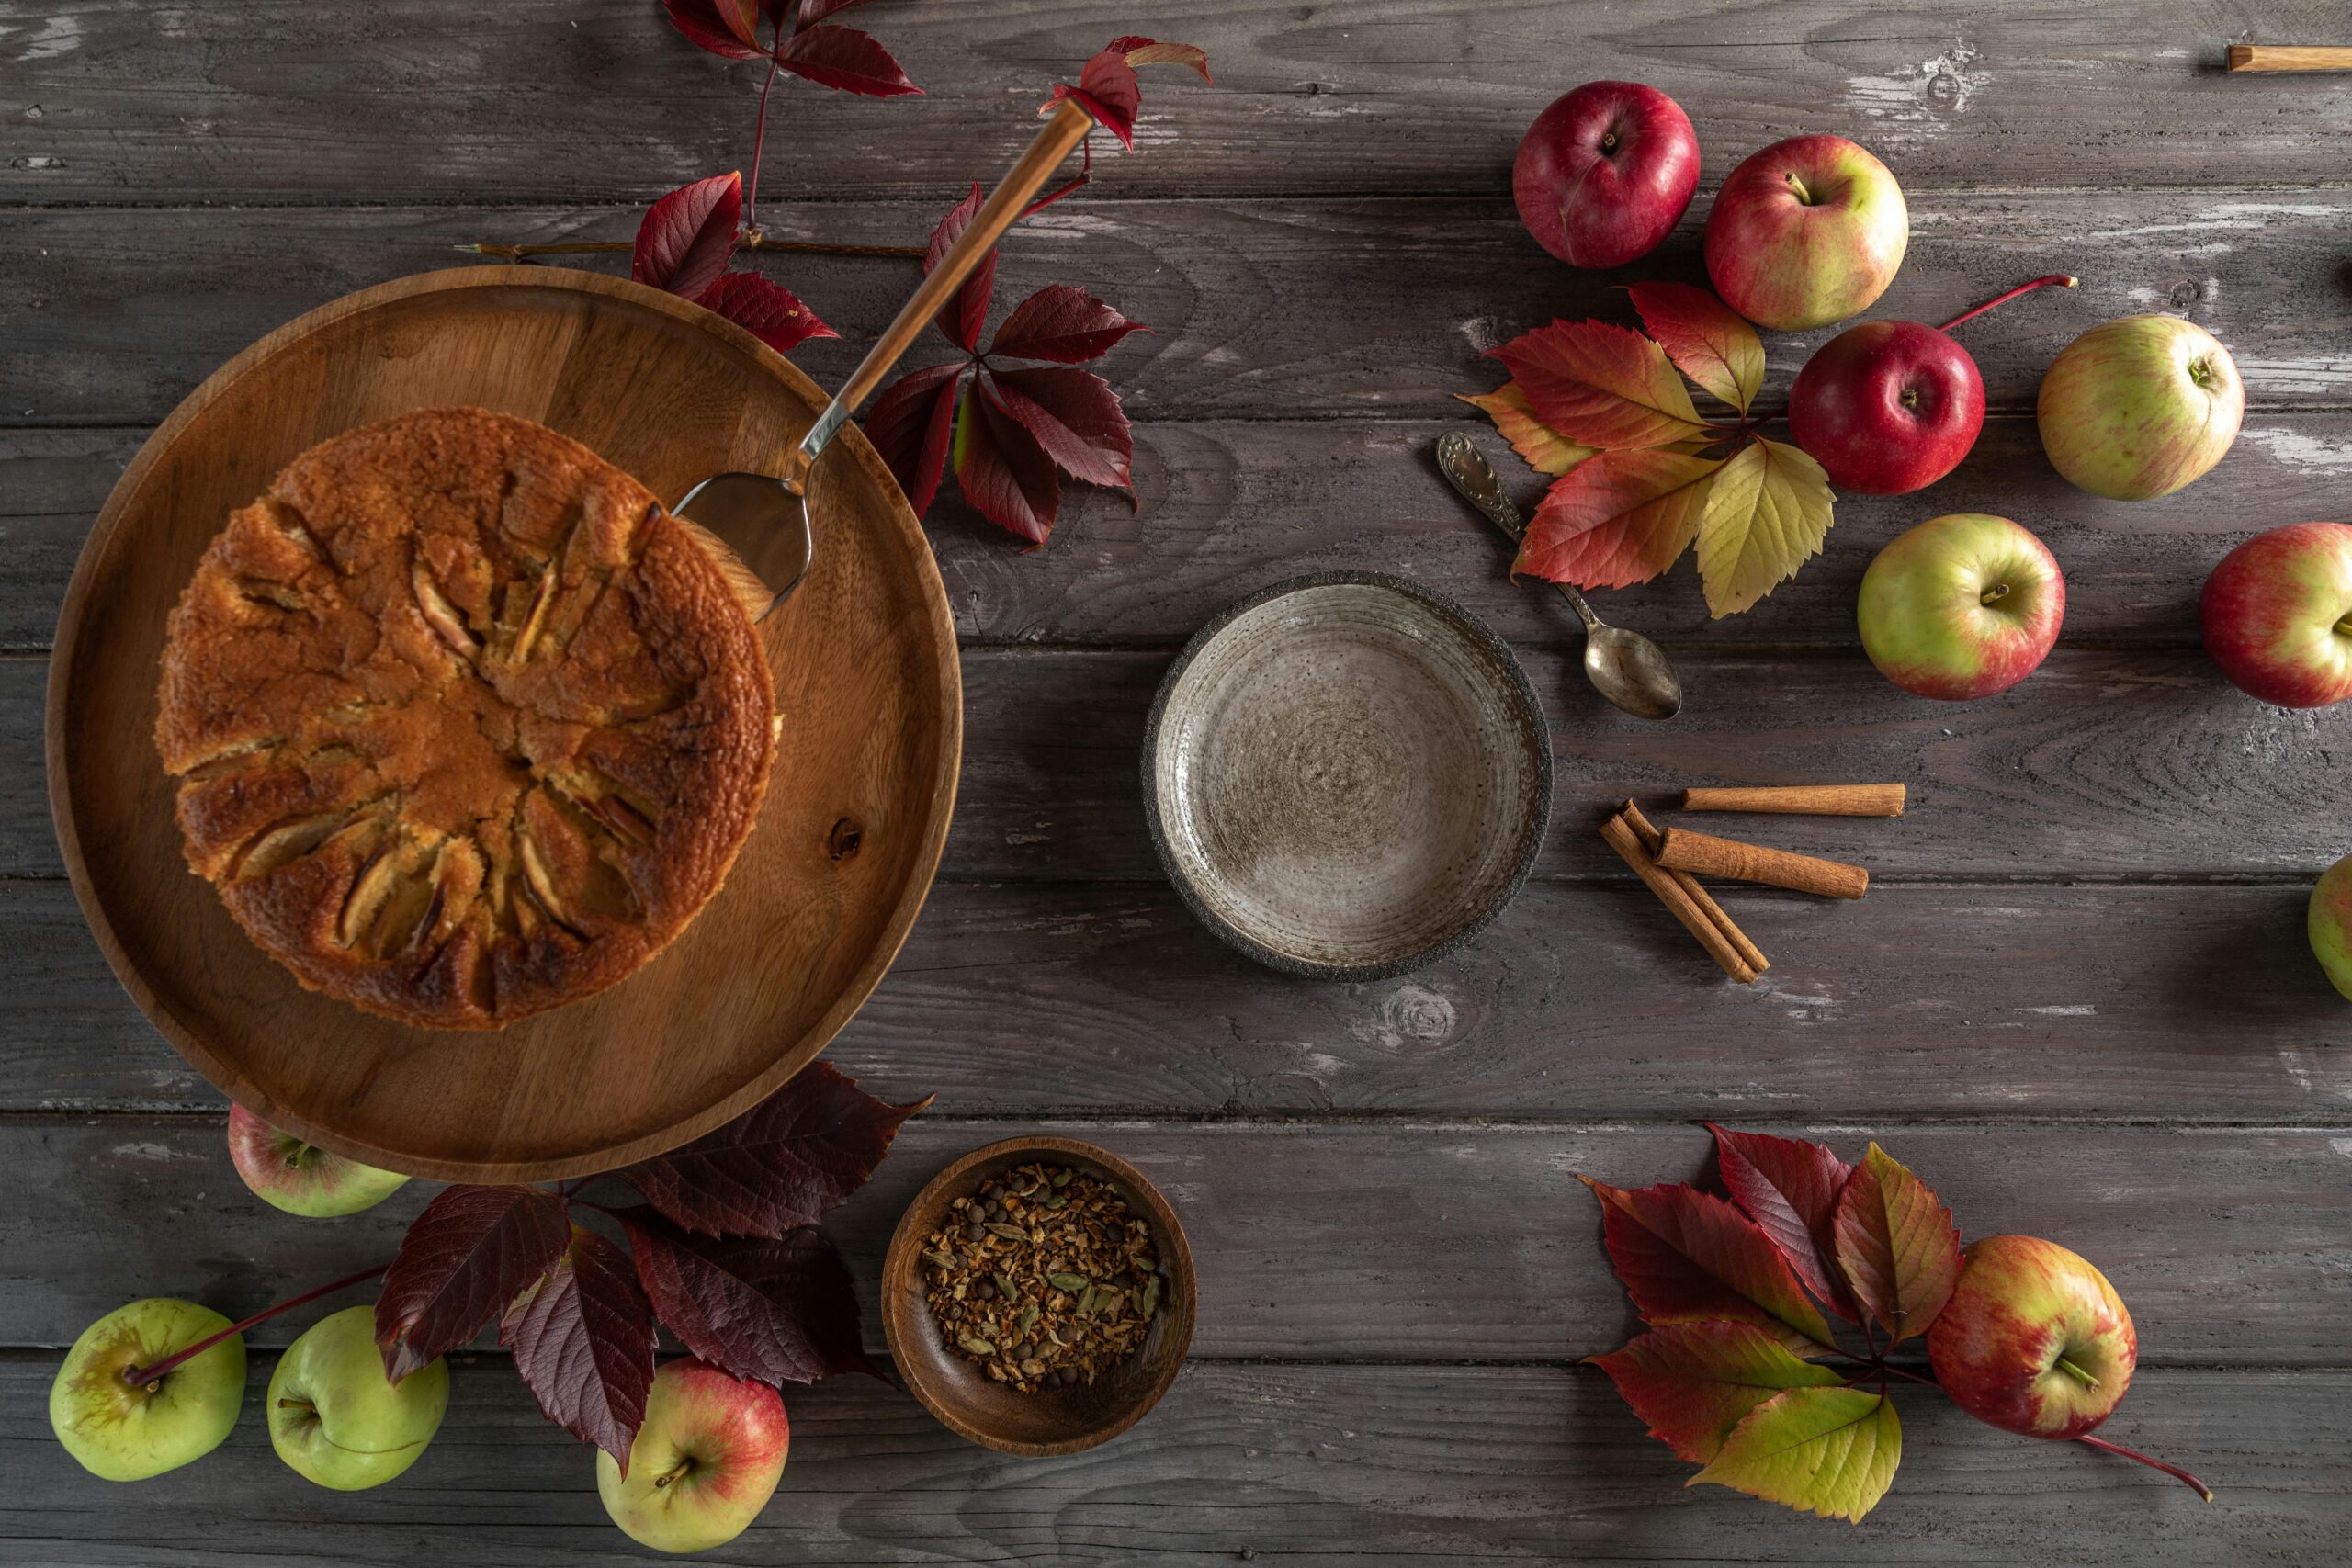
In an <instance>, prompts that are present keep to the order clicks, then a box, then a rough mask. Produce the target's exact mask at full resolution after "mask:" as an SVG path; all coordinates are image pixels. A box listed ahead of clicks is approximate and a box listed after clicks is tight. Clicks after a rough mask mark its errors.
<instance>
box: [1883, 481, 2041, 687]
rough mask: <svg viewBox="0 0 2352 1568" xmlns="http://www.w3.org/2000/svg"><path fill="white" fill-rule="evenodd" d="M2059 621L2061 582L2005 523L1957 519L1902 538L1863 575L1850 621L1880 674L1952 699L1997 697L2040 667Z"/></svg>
mask: <svg viewBox="0 0 2352 1568" xmlns="http://www.w3.org/2000/svg"><path fill="white" fill-rule="evenodd" d="M2065 616H2066V580H2065V578H2064V575H2062V574H2061V573H2060V571H2059V570H2058V562H2057V561H2056V560H2055V559H2054V558H2052V556H2051V554H2050V551H2049V549H2048V547H2045V546H2044V545H2043V544H2042V542H2041V540H2040V539H2037V538H2035V537H2034V536H2032V535H2031V534H2030V533H2028V532H2027V531H2026V530H2025V529H2023V528H2021V527H2019V526H2018V525H2017V524H2015V523H2012V522H2010V521H2009V520H2008V519H2007V518H2006V517H1991V516H1986V515H1985V514H1983V513H1971V512H1956V513H1951V514H1949V515H1947V516H1943V517H1931V518H1929V519H1928V521H1927V522H1925V523H1922V524H1920V525H1918V526H1917V527H1915V528H1913V529H1911V530H1910V531H1909V532H1907V533H1905V534H1903V535H1902V536H1899V537H1897V538H1896V539H1894V541H1893V542H1892V543H1890V544H1889V545H1888V546H1887V547H1885V548H1884V549H1883V550H1881V551H1879V553H1878V557H1877V558H1876V559H1874V560H1872V561H1871V564H1870V569H1869V570H1867V571H1865V572H1863V573H1862V592H1861V598H1860V603H1859V604H1858V606H1857V608H1856V615H1855V618H1856V620H1857V621H1858V622H1859V624H1860V630H1861V635H1862V649H1863V650H1864V651H1865V652H1867V653H1868V654H1869V655H1870V656H1871V663H1873V664H1875V665H1877V666H1878V668H1879V672H1880V673H1881V674H1883V675H1884V676H1885V677H1886V678H1887V679H1888V680H1890V681H1892V682H1894V683H1895V684H1896V685H1898V686H1900V687H1902V688H1903V689H1904V690H1905V691H1906V692H1913V693H1917V694H1918V695H1920V696H1923V697H1938V698H1942V699H1944V700H1946V701H1961V700H1964V699H1966V698H1970V697H1984V696H1990V695H1991V694H1994V693H1995V692H2005V691H2007V690H2008V689H2009V688H2010V687H2011V686H2014V685H2016V684H2017V683H2018V682H2019V681H2022V680H2024V679H2025V678H2026V677H2027V676H2028V675H2030V674H2032V673H2033V671H2034V670H2035V669H2036V668H2037V667H2038V666H2039V665H2040V664H2041V660H2042V659H2043V658H2044V657H2045V656H2046V655H2047V654H2048V653H2049V652H2050V649H2051V645H2052V644H2053V643H2055V642H2056V641H2057V640H2058V627H2059V625H2060V623H2062V622H2063V621H2064V619H2065Z"/></svg>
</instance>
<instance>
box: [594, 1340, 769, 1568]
mask: <svg viewBox="0 0 2352 1568" xmlns="http://www.w3.org/2000/svg"><path fill="white" fill-rule="evenodd" d="M791 1443H792V1427H791V1423H790V1422H788V1421H787V1420H786V1418H785V1414H784V1400H783V1398H782V1397H781V1396H779V1395H778V1394H777V1393H776V1391H775V1389H773V1388H770V1387H769V1386H768V1385H767V1384H765V1383H763V1382H752V1381H751V1380H750V1379H747V1378H739V1377H736V1376H735V1375H733V1374H732V1373H730V1372H727V1371H722V1370H720V1369H719V1368H718V1367H714V1366H712V1365H711V1364H710V1363H709V1362H707V1361H701V1360H696V1359H694V1358H692V1357H688V1358H686V1359H684V1360H677V1361H672V1362H670V1363H669V1364H667V1365H666V1366H664V1367H663V1368H662V1370H661V1371H658V1372H656V1373H654V1374H653V1391H652V1393H649V1394H648V1395H646V1399H645V1424H644V1425H643V1426H641V1427H638V1429H637V1440H636V1441H635V1442H633V1443H631V1444H630V1445H629V1450H628V1475H626V1476H624V1475H622V1474H621V1467H620V1466H619V1465H617V1464H616V1463H614V1462H613V1456H612V1455H610V1454H608V1453H605V1451H604V1450H601V1449H600V1450H597V1453H596V1491H597V1493H598V1495H601V1496H602V1497H603V1498H604V1500H605V1512H606V1513H608V1514H610V1515H611V1516H612V1517H613V1523H615V1524H616V1525H618V1526H620V1527H621V1529H622V1530H623V1531H624V1532H625V1533H626V1534H627V1535H628V1537H629V1539H630V1540H635V1541H639V1542H641V1543H642V1544H644V1545H646V1546H650V1547H651V1548H653V1550H654V1551H707V1550H709V1549H710V1548H711V1547H714V1546H719V1545H723V1544H725V1543H726V1542H728V1541H730V1540H734V1539H735V1538H736V1537H737V1536H739V1535H741V1534H742V1533H743V1531H744V1530H745V1529H748V1528H750V1526H751V1523H752V1520H753V1519H755V1518H757V1517H760V1510H761V1509H762V1508H764V1507H766V1506H768V1499H769V1498H770V1497H773V1496H775V1486H776V1483H777V1482H778V1481H780V1480H781V1479H783V1476H784V1460H785V1453H786V1450H788V1449H789V1448H790V1447H791Z"/></svg>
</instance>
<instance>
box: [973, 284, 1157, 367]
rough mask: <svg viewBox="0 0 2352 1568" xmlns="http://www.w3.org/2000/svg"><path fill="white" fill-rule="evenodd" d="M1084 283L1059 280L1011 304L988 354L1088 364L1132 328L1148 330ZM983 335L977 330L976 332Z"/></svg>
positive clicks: (1148, 329)
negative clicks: (1075, 284) (1081, 285)
mask: <svg viewBox="0 0 2352 1568" xmlns="http://www.w3.org/2000/svg"><path fill="white" fill-rule="evenodd" d="M1149 331H1151V329H1150V328H1149V327H1148V326H1145V325H1144V324H1143V323H1142V322H1141V321H1129V320H1127V318H1126V317H1125V316H1123V315H1121V314H1120V313H1119V311H1118V310H1117V309H1116V308H1115V307H1114V306H1111V305H1106V304H1104V303H1103V301H1102V300H1100V299H1096V298H1094V296H1093V295H1091V294H1089V293H1088V292H1087V291H1086V290H1085V289H1083V288H1071V287H1070V286H1069V285H1068V284H1063V283H1057V284H1052V285H1049V286H1047V287H1046V288H1040V289H1039V290H1037V292H1036V293H1035V294H1032V295H1031V296H1029V298H1028V299H1023V301H1021V303H1020V304H1018V305H1015V306H1014V307H1013V308H1012V314H1011V315H1010V316H1007V317H1006V318H1005V319H1004V321H1002V322H1001V324H1000V325H999V326H998V327H997V329H996V336H995V338H994V339H993V340H991V341H990V343H989V354H991V355H999V356H1001V357H1003V358H1006V359H1045V360H1051V361H1052V362H1053V363H1055V364H1057V365H1083V364H1084V363H1085V362H1086V361H1088V360H1090V359H1099V358H1101V357H1102V356H1103V355H1105V354H1107V353H1109V352H1110V350H1111V346H1112V345H1113V344H1116V343H1117V342H1118V341H1119V340H1120V339H1121V338H1124V337H1125V336H1126V335H1127V334H1128V333H1148V332H1149ZM974 335H975V337H977V336H978V334H977V333H975V334H974Z"/></svg>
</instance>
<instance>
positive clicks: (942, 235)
mask: <svg viewBox="0 0 2352 1568" xmlns="http://www.w3.org/2000/svg"><path fill="white" fill-rule="evenodd" d="M980 200H981V197H980V182H979V181H978V180H974V181H973V182H972V194H971V195H969V196H967V197H965V198H964V199H963V200H961V201H959V202H957V203H956V205H955V206H954V207H951V208H949V209H947V216H946V217H944V218H943V219H941V220H939V227H937V228H936V229H933V231H931V243H930V244H929V245H928V246H927V247H925V249H924V251H923V256H922V273H923V276H925V277H929V276H931V273H932V269H933V267H936V266H937V265H939V264H940V262H941V260H942V259H943V258H944V257H945V256H946V254H947V253H948V252H949V251H950V250H952V249H954V248H955V244H956V241H957V240H959V239H961V238H963V236H964V231H965V230H967V229H968V228H970V227H971V226H972V219H973V217H974V215H975V214H977V213H978V211H979V210H980ZM995 297H996V247H995V246H994V245H990V246H989V254H986V255H984V256H982V257H981V258H980V265H978V266H976V267H974V268H973V269H972V274H971V276H969V277H967V278H966V279H964V284H963V287H962V288H958V289H956V298H955V299H950V300H949V301H948V302H947V303H946V304H945V305H944V306H942V307H940V311H939V314H937V315H936V316H933V318H932V319H931V320H932V324H933V326H936V327H937V328H938V329H939V330H940V333H942V334H943V335H944V337H945V338H946V339H947V341H948V342H950V343H952V344H955V345H956V347H958V348H960V349H963V350H964V351H965V352H967V353H972V352H975V351H977V350H978V348H979V346H980V329H981V328H983V327H985V326H987V325H988V320H989V300H990V299H994V298H995ZM918 510H920V509H918Z"/></svg>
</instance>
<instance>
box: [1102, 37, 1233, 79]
mask: <svg viewBox="0 0 2352 1568" xmlns="http://www.w3.org/2000/svg"><path fill="white" fill-rule="evenodd" d="M1103 52H1104V53H1106V54H1115V55H1118V56H1119V57H1120V58H1121V59H1123V60H1125V62H1127V63H1128V64H1130V65H1185V66H1190V67H1191V68H1192V69H1193V70H1194V71H1197V72H1199V73H1200V75H1201V80H1202V81H1204V82H1214V81H1215V80H1216V78H1215V77H1213V76H1211V75H1210V74H1209V57H1208V56H1207V55H1206V54H1205V53H1204V52H1203V51H1201V50H1200V49H1198V48H1197V47H1195V46H1194V45H1193V44H1189V43H1160V42H1158V41H1156V40H1154V39H1148V38H1133V37H1130V38H1114V39H1112V40H1111V43H1110V47H1109V48H1108V49H1106V50H1104V51H1103Z"/></svg>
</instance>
